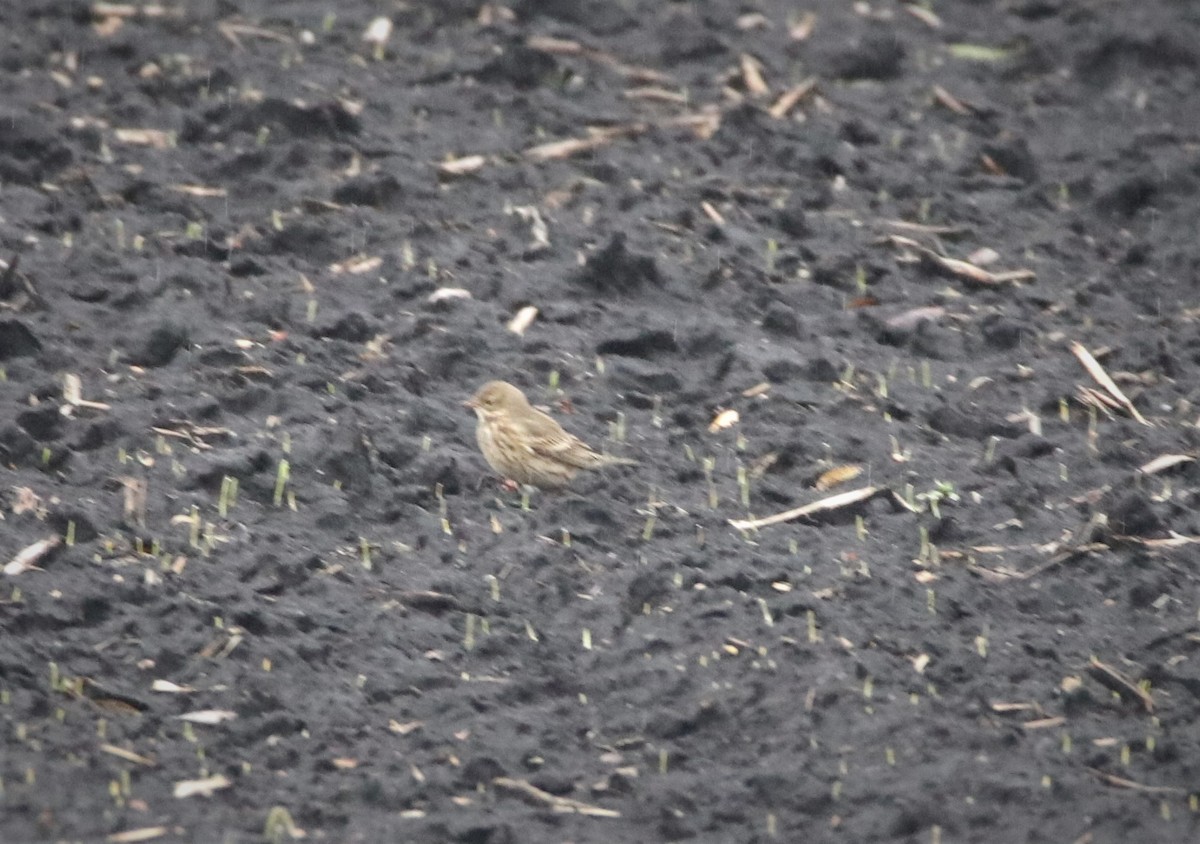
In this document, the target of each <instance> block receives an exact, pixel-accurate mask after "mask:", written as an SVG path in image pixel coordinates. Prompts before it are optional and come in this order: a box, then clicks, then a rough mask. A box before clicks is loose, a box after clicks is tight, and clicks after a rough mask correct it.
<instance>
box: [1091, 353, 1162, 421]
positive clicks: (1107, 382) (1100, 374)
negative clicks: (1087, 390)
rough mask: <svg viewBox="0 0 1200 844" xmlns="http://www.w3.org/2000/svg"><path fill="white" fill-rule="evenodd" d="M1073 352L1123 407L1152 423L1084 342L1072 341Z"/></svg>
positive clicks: (1136, 416) (1137, 418) (1139, 419)
mask: <svg viewBox="0 0 1200 844" xmlns="http://www.w3.org/2000/svg"><path fill="white" fill-rule="evenodd" d="M1071 353H1072V354H1073V355H1075V357H1076V358H1078V359H1079V362H1080V363H1081V364H1083V368H1084V369H1086V370H1087V371H1088V374H1089V375H1091V376H1092V378H1093V379H1095V381H1096V383H1097V384H1099V385H1100V386H1101V387H1103V388H1104V389H1105V390H1107V391H1108V394H1109V395H1110V396H1112V397H1113V398H1114V399H1115V400H1116V401H1118V402H1119V403H1120V404H1121V406H1122V407H1124V408H1125V409H1126V410H1127V411H1129V415H1130V416H1132V417H1133V418H1134V419H1136V420H1137V421H1138V422H1141V423H1142V424H1143V425H1149V424H1150V423H1149V422H1147V421H1146V419H1145V417H1143V416H1142V414H1140V413H1138V409H1137V408H1136V407H1134V406H1133V402H1131V401H1130V400H1129V397H1128V396H1126V395H1125V393H1124V392H1122V391H1121V388H1120V387H1118V386H1117V382H1115V381H1113V380H1112V378H1111V377H1109V374H1108V373H1107V372H1105V371H1104V367H1103V366H1101V365H1100V363H1099V361H1097V360H1096V358H1095V357H1093V356H1092V353H1091V352H1089V351H1088V350H1087V348H1085V347H1084V345H1083V344H1082V343H1080V342H1078V341H1072V343H1071Z"/></svg>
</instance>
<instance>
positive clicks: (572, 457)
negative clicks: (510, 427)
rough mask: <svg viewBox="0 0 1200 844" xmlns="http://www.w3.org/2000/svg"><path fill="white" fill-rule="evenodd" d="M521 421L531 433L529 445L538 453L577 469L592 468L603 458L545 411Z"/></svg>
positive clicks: (529, 433)
mask: <svg viewBox="0 0 1200 844" xmlns="http://www.w3.org/2000/svg"><path fill="white" fill-rule="evenodd" d="M521 423H522V426H523V427H524V428H525V431H526V432H527V433H528V435H529V436H528V443H529V446H530V448H531V449H532V450H533V451H534V452H535V453H536V454H540V455H542V456H543V457H548V458H550V459H551V460H557V461H558V462H559V463H565V464H566V465H568V466H574V467H576V468H577V469H587V468H590V467H592V466H594V465H596V462H597V461H598V460H600V459H601V458H600V455H598V454H597V453H596V452H594V451H592V449H591V448H590V447H589V446H588V444H587V443H585V442H584V441H583V440H581V439H579V438H578V437H576V436H573V435H572V434H568V433H567V432H566V431H564V430H563V428H562V426H561V425H559V424H558V423H557V422H555V421H554V419H553V418H551V417H549V416H547V415H546V414H544V413H541V412H538V413H535V414H530V415H529V416H528V417H527V418H525V419H522V420H521Z"/></svg>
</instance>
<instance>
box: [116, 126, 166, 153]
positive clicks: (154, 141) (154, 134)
mask: <svg viewBox="0 0 1200 844" xmlns="http://www.w3.org/2000/svg"><path fill="white" fill-rule="evenodd" d="M114 134H115V135H116V138H117V140H118V141H120V142H121V143H123V144H136V145H138V146H147V147H153V148H154V149H170V148H171V146H173V144H172V137H171V133H170V132H164V131H163V130H162V129H117V130H116V131H115V132H114Z"/></svg>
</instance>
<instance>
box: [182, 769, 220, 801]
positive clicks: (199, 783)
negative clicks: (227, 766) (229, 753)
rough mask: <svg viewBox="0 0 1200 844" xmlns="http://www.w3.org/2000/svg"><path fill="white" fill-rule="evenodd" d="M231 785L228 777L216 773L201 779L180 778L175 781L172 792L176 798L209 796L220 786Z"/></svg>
mask: <svg viewBox="0 0 1200 844" xmlns="http://www.w3.org/2000/svg"><path fill="white" fill-rule="evenodd" d="M231 785H233V783H232V782H230V781H229V777H227V776H225V775H224V774H217V775H216V776H212V777H205V778H204V779H201V780H181V781H180V782H177V783H175V789H174V794H175V796H176V797H178V798H184V797H195V796H197V795H199V796H201V797H211V796H212V795H213V794H215V793H216V792H218V791H220V790H221V789H222V788H229V786H231Z"/></svg>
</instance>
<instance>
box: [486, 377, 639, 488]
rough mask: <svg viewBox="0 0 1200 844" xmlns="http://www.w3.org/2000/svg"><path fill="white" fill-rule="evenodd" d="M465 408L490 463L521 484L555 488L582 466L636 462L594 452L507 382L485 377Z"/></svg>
mask: <svg viewBox="0 0 1200 844" xmlns="http://www.w3.org/2000/svg"><path fill="white" fill-rule="evenodd" d="M464 406H466V407H469V408H471V409H472V410H474V411H475V416H476V417H478V419H479V424H478V425H477V426H476V428H475V439H476V440H477V441H478V443H479V450H480V451H482V452H483V457H484V459H485V460H487V462H488V465H490V466H491V467H492V468H493V469H495V470H496V471H497V472H499V473H500V474H501V475H503V476H504V477H505V478H511V479H512V480H514V481H516V482H517V483H519V484H527V485H529V486H535V487H538V488H540V489H555V488H557V487H561V486H565V485H566V484H567V483H569V482H570V480H571V479H572V478H573V477H575V475H576V473H577V472H579V470H580V469H600V468H602V467H604V466H619V465H627V466H632V465H634V464H636V463H637V461H636V460H627V459H626V458H624V457H612V456H610V455H607V454H600V453H599V452H596V451H592V449H591V447H590V446H588V444H587V443H585V442H584V441H583V440H581V439H579V438H578V437H575V436H572V435H571V434H568V433H567V432H566V431H564V430H563V427H562V425H559V424H558V423H557V422H556V421H554V419H552V418H550V417H549V416H547V415H546V414H545V413H542V412H541V411H540V410H538V409H537V408H535V407H533V406H532V405H531V404H530V403H529V400H528V399H527V398H525V394H524V393H522V392H521V391H520V390H518V389H517V388H516V387H514V386H513V385H512V384H509V383H508V382H506V381H489V382H488V383H486V384H484V385H483V386H482V387H480V388H479V390H478V391H476V393H475V395H473V396H472V397H471V398H470V399H469V400H468V401H466V402H464Z"/></svg>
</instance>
